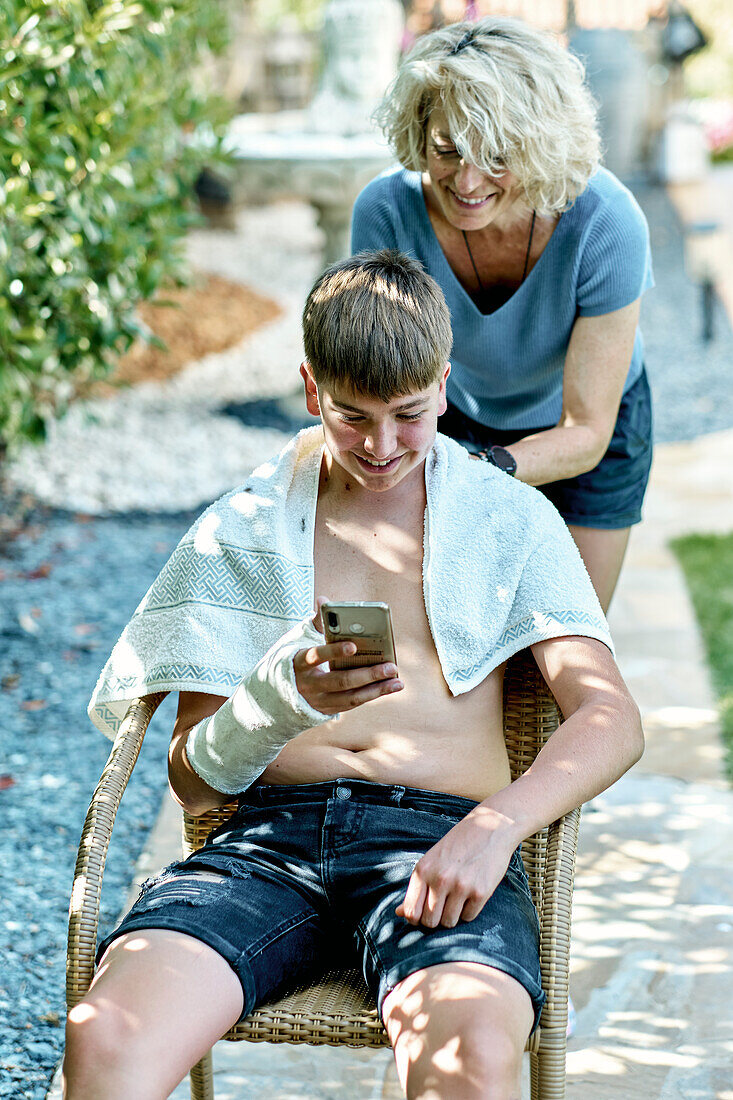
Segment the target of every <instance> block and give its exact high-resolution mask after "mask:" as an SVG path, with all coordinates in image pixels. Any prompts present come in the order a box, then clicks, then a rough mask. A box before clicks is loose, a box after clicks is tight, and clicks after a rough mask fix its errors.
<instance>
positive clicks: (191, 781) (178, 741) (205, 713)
mask: <svg viewBox="0 0 733 1100" xmlns="http://www.w3.org/2000/svg"><path fill="white" fill-rule="evenodd" d="M225 702H226V696H225V695H206V694H204V693H202V692H198V691H182V692H180V694H179V696H178V713H177V715H176V724H175V726H174V727H173V736H172V738H171V743H170V748H169V749H168V785H169V787H170V792H171V795H172V796H173V798H174V799H175V801H176V802H177V803H178V805H179V806H181V807H182V809H184V810H186V812H187V813H189V814H193V815H194V816H199V815H200V814H204V813H206V812H207V811H208V810H214V809H216V808H217V807H219V806H225V805H226V803H227V802H231V801H232V796H231V795H230V794H222V793H221V791H215V790H214V788H213V787H210V786H209V784H208V783H205V782H204V780H203V779H202V778H201V777H200V776H199V775H198V774H197V773H196V772H195V771H194V770H193V768H192V767H191V764H190V762H189V759H188V757H187V755H186V741H187V739H188V735H189V733H190V732H191V730H192V729H193V727H194V726H196V725H198V723H199V722H201V721H202V720H203V719H204V718H208V717H209V716H210V715H212V714H215V713H216V711H217V710H218V709H219V707H220V706H221V705H222V704H223V703H225Z"/></svg>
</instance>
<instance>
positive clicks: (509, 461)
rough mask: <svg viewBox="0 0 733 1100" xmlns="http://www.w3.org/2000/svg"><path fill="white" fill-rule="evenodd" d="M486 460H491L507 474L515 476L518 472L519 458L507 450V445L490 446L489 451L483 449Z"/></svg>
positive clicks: (482, 452)
mask: <svg viewBox="0 0 733 1100" xmlns="http://www.w3.org/2000/svg"><path fill="white" fill-rule="evenodd" d="M481 457H482V458H483V460H484V462H490V463H491V465H492V466H496V467H497V468H498V469H499V470H503V471H504V473H505V474H509V476H510V477H514V475H515V474H516V472H517V460H516V459H515V458H514V455H512V454H510V452H509V451H507V449H506V447H497V446H494V447H489V449H488V451H481Z"/></svg>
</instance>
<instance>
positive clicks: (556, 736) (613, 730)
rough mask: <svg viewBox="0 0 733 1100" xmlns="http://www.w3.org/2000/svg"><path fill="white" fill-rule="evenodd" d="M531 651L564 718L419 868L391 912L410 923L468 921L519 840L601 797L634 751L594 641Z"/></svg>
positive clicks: (633, 728) (637, 751) (632, 723)
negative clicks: (525, 764)
mask: <svg viewBox="0 0 733 1100" xmlns="http://www.w3.org/2000/svg"><path fill="white" fill-rule="evenodd" d="M532 652H533V653H534V656H535V658H536V660H537V664H538V665H539V668H540V671H541V672H542V675H543V676H544V678H545V680H546V681H547V684H548V686H549V688H550V690H551V691H552V693H553V695H554V696H555V699H556V700H557V703H558V706H559V707H560V710H561V711H562V713H563V715H564V721H563V722H562V724H561V725H560V726H559V727H558V729H557V730H555V732H554V733H553V734H552V736H551V737H550V738H549V740H548V741H547V743H546V744H545V745H544V746H543V748H542V750H541V751H540V752H539V753H538V755H537V758H536V760H535V761H534V763H533V764H532V765H531V766H530V767H529V768H528V769H527V771H526V772H525V773H524V775H522V776H520V777H519V778H518V779H516V780H515V781H514V782H513V783H510V784H509V786H507V787H504V788H503V789H502V790H500V791H497V793H496V794H494V795H491V796H490V797H489V798H487V799H485V800H484V801H483V802H481V803H479V805H478V806H476V808H475V809H473V810H471V811H470V813H468V814H467V815H466V817H465V818H463V819H462V820H461V821H460V822H458V824H457V825H455V826H454V827H453V828H452V829H451V830H450V831H449V832H448V833H447V834H446V835H445V836H444V837H443V838H442V839H441V840H440V841H439V842H438V843H437V844H435V845H434V846H433V847H432V848H431V849H430V851H429V852H427V853H426V854H425V855H424V856H423V858H422V859H421V860H420V861H419V863H418V864H417V865H416V867H415V870H414V871H413V874H412V877H411V878H410V883H409V885H408V888H407V893H406V895H405V899H404V901H403V902H402V903H401V904H400V905H399V906H398V907H397V910H396V912H397V915H398V916H404V917H405V918H406V919H407V920H408V921H409V922H410V923H411V924H423V925H427V926H428V927H430V928H435V927H437V925H438V924H442V925H444V926H445V927H449V928H453V927H455V925H456V924H457V923H458V921H459V920H473V919H474V918H475V917H476V916H478V914H479V913H480V912H481V910H482V908H483V907H484V905H485V903H486V901H487V900H488V898H489V897H490V896H491V895H492V893H493V892H494V890H495V889H496V887H497V886H498V884H499V882H500V881H501V879H502V878H503V876H504V873H505V871H506V869H507V866H508V864H509V860H510V858H511V854H512V852H513V851H514V849H515V848H516V847H517V846H518V845H519V844H520V843H521V841H522V840H524V839H525V837H528V836H531V835H532V834H533V833H535V832H537V831H538V830H540V829H542V828H544V827H545V826H546V825H549V824H550V823H551V822H553V821H556V820H557V819H558V818H559V817H562V816H563V814H565V813H568V811H570V810H572V809H574V808H575V807H576V806H580V805H581V804H582V803H583V802H586V801H588V799H590V798H593V797H594V796H595V795H597V794H600V792H601V791H604V790H606V788H607V787H610V786H611V784H612V783H615V782H616V780H617V779H619V778H620V777H621V776H622V775H623V774H624V772H625V771H627V770H628V769H629V768H630V767H631V766H632V764H635V763H636V761H637V760H638V759H639V757H640V756H641V754H642V752H643V748H644V736H643V732H642V728H641V719H640V716H639V710H638V708H637V706H636V704H635V703H634V701H633V699H632V698H631V695H630V694H629V691H628V689H627V687H626V685H625V683H624V681H623V679H622V677H621V673H620V672H619V670H618V667H617V665H616V662H615V661H614V659H613V657H612V655H611V653H610V651H609V650H608V649H607V648H606V646H605V645H603V643H602V642H599V641H596V640H595V639H592V638H580V637H567V638H553V639H550V640H549V641H544V642H538V643H537V644H536V645H534V646H532Z"/></svg>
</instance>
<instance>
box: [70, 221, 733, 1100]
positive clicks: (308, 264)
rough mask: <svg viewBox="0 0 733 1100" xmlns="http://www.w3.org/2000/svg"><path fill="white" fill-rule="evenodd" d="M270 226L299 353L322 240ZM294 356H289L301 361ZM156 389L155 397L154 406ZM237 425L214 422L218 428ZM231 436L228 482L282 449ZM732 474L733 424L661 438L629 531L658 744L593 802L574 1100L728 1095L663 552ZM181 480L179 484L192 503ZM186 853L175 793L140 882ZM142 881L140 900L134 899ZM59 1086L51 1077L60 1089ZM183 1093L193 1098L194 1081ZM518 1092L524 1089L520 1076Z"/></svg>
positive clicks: (571, 1066)
mask: <svg viewBox="0 0 733 1100" xmlns="http://www.w3.org/2000/svg"><path fill="white" fill-rule="evenodd" d="M293 216H295V215H293ZM298 216H300V215H298ZM265 221H266V219H265ZM260 224H264V222H263V223H260ZM267 226H268V229H267V232H264V231H262V230H260V236H259V237H258V238H257V240H258V244H257V247H256V248H255V249H254V250H253V253H252V254H251V255H250V256H249V257H248V260H247V262H248V263H252V265H253V270H254V269H255V268H257V265H260V266H259V271H260V274H259V276H258V279H259V281H258V282H257V283H255V284H254V285H257V286H258V287H259V288H260V289H262V290H263V291H264V292H265V293H271V294H273V296H275V297H278V293H277V288H278V283H279V280H280V277H281V275H282V277H283V280H286V279H289V278H292V283H291V284H290V285H291V287H292V289H291V290H290V291H288V293H289V295H290V299H289V301H290V309H289V311H288V313H287V314H286V317H285V319H284V320H281V321H279V322H277V323H276V324H278V325H280V326H283V331H284V332H285V339H286V341H287V342H288V343H289V346H290V348H291V349H292V354H293V356H295V355H298V354H299V351H298V350H296V348H297V347H299V336H298V334H297V317H296V314H295V304H294V303H295V301H296V299H298V300H299V301H302V290H303V288H305V287H307V285H308V283H309V281H310V279H311V278H312V275H313V274H314V272H315V265H316V264H317V256H318V251H317V239H316V238H315V236H313V234H312V233H311V229H309V227H308V226H307V225H305V223H302V222H300V223H298V227H297V228H298V230H299V232H298V233H295V232H293V225H292V224H290V226H289V227H287V226H286V227H285V228H284V229H283V228H282V226H278V225H276V224H275V222H274V221H273V220H272V219H271V220H270V221H269V222H267ZM303 231H304V232H303ZM288 233H292V238H291V250H292V256H293V260H292V264H291V265H290V268H289V270H288V271H286V270H285V269H284V268H282V266H281V265H280V264H279V263H277V262H276V258H275V257H274V256H273V252H274V251H276V250H274V249H273V248H272V247H271V244H272V240H273V239H274V238H277V239H278V240H279V241H280V242H282V239H283V236H287V235H288ZM278 234H279V236H278ZM309 234H311V235H310V236H309ZM204 237H205V241H204ZM235 242H236V238H232V237H227V236H226V235H225V234H215V233H209V234H206V235H199V238H198V239H196V238H194V239H193V241H192V247H193V248H194V250H195V251H196V259H197V262H199V263H200V265H201V266H202V267H206V266H211V267H215V268H216V269H217V270H220V271H221V272H222V274H226V275H229V276H230V277H237V275H236V270H238V269H239V268H238V265H239V263H240V259H241V257H238V256H237V254H236V251H235ZM204 245H205V247H204ZM268 265H270V267H269V269H268ZM296 269H297V270H296ZM294 271H295V272H296V274H295V275H293V272H294ZM253 283H254V280H253ZM296 283H298V284H299V285H298V286H297V287H296V286H295V284H296ZM280 300H282V298H281V299H280ZM275 335H277V333H275ZM272 337H273V332H272V326H268V329H267V330H265V329H263V330H261V332H260V333H259V334H257V335H256V336H255V338H254V341H258V340H259V341H261V342H260V343H259V344H258V345H257V347H259V350H257V347H256V349H255V352H254V353H253V352H252V346H251V344H250V345H248V348H247V352H248V354H247V356H246V358H243V357H242V355H241V349H239V354H236V353H232V355H230V356H229V357H228V359H227V353H225V356H224V359H223V360H222V357H216V362H212V363H209V364H207V363H203V364H199V365H197V366H196V368H195V372H194V373H192V372H189V371H187V372H186V374H185V375H184V376H181V378H180V380H179V381H177V382H175V383H174V384H173V385H172V386H171V388H170V390H169V391H167V393H166V395H165V396H166V401H167V400H168V398H170V401H171V404H170V408H171V409H176V408H177V409H178V410H179V412H181V415H182V416H184V417H185V416H186V415H189V413H190V410H191V409H192V407H193V403H194V401H195V400H196V393H197V392H198V391H199V390H200V387H201V383H202V381H204V382H206V381H208V380H210V379H213V378H216V379H218V382H217V385H218V384H221V385H222V386H223V387H224V388H225V389H226V388H227V387H229V389H228V392H229V399H230V400H232V401H239V400H242V397H245V398H246V397H247V396H266V395H271V394H278V393H279V394H282V393H285V392H287V391H288V390H289V388H291V386H292V377H293V375H292V373H288V374H284V373H283V370H284V367H283V366H282V364H281V363H280V362H279V361H278V363H275V362H273V361H272V354H271V352H269V353H268V346H270V347H271V346H272V345H271V344H270V345H268V340H270V339H271V338H272ZM244 362H246V363H247V369H249V364H250V363H253V364H254V366H253V367H252V373H251V375H250V376H248V377H247V378H246V379H244V380H243V378H242V374H241V371H242V366H243V363H244ZM292 362H293V359H292V357H291V359H290V362H289V364H288V367H289V370H290V372H292ZM296 362H297V360H296ZM258 364H259V365H258ZM204 388H205V387H204ZM161 396H162V395H161V394H160V393H158V394H157V395H151V397H154V403H155V404H156V405H157V407H158V408H160V406H159V404H157V403H158V402H159V401H160V398H161ZM217 404H220V401H219V400H218V399H217ZM213 408H214V403H213V399H212V410H213ZM186 409H188V410H189V413H187V412H186V411H185V410H186ZM171 415H172V413H171ZM225 419H226V418H224V417H219V416H216V422H217V424H219V422H221V423H223V422H224V421H225ZM228 430H231V431H232V433H234V434H232V435H231V437H230V436H229V435H227V436H225V437H224V439H225V445H226V446H229V447H231V449H232V452H236V451H237V450H238V448H240V447H241V448H242V450H241V453H239V454H235V455H233V458H232V465H231V467H228V468H227V470H226V471H224V474H225V476H227V477H229V478H230V480H229V482H228V484H231V478H232V477H233V476H234V472H235V469H237V470H241V475H242V476H244V475H245V474H246V473H247V468H248V465H249V464H250V463H251V461H252V459H253V452H255V451H257V452H260V447H262V451H261V453H262V454H264V453H267V450H269V449H271V447H270V440H269V437H268V438H267V439H266V438H264V436H263V437H262V438H259V437H256V436H255V437H253V435H252V430H251V429H249V428H246V429H245V428H243V427H242V426H241V425H239V424H237V423H236V422H235V421H233V420H232V421H231V425H229V426H228ZM265 430H266V429H263V431H265ZM236 433H239V434H236ZM276 434H277V433H276ZM279 438H282V436H279ZM111 439H112V435H110V436H109V439H108V442H109V441H110V440H111ZM246 441H249V442H246ZM148 445H149V444H147V443H146V446H148ZM64 446H71V443H70V442H69V443H68V444H64ZM201 446H202V447H203V446H204V441H203V439H202V441H201ZM150 447H151V450H150V451H149V457H148V459H147V460H146V461H149V462H150V469H151V470H153V469H154V463H155V461H157V456H156V453H155V451H154V449H152V444H150ZM247 447H249V450H247ZM62 450H63V447H62ZM174 451H175V447H174ZM184 451H185V448H184V447H182V446H181V447H180V448H179V451H177V452H176V453H177V454H178V458H179V460H180V461H181V462H184V463H185V464H186V465H185V469H186V471H189V470H191V471H193V467H194V463H191V462H190V459H188V458H187V456H186V455H185V454H184ZM237 464H239V465H237ZM59 468H60V467H59ZM100 468H101V465H100ZM731 468H733V431H722V432H716V433H713V434H710V435H706V436H701V437H699V438H698V439H696V440H694V441H690V442H683V443H667V444H662V445H660V446H658V448H657V451H656V457H655V462H654V467H653V471H652V479H651V485H650V490H649V493H648V496H647V502H646V521H645V523H644V524H642V525H641V526H640V527H637V528H635V529H634V532H633V534H632V539H631V543H630V548H629V554H628V559H627V563H626V566H625V568H624V572H623V574H622V579H621V584H620V587H619V590H618V593H617V597H616V600H615V603H614V606H613V608H612V614H611V616H610V621H611V627H612V630H613V633H614V637H615V640H616V644H617V654H618V661H619V665H620V667H621V670H622V672H623V674H624V676H625V678H626V680H627V682H628V683H629V686H630V688H631V690H632V693H633V694H634V696H635V698H636V699H637V701H638V703H639V705H640V707H641V710H642V714H643V718H644V726H645V730H646V734H647V752H646V754H645V756H644V758H643V759H642V761H640V763H639V764H638V765H637V766H636V767H635V768H634V769H632V771H631V772H630V773H629V774H628V775H626V776H625V777H623V779H622V780H621V781H620V782H619V783H617V784H616V785H615V786H614V787H613V788H612V789H611V790H610V791H608V792H606V793H605V794H603V795H602V796H600V797H599V798H597V799H595V800H594V801H593V803H592V804H591V805H590V806H589V807H588V808H587V809H586V811H585V813H584V820H583V824H582V827H581V842H580V852H579V860H578V872H577V879H576V892H575V909H574V925H573V947H572V982H571V989H572V995H573V999H574V1002H575V1006H576V1010H577V1030H576V1035H575V1037H574V1038H573V1039H572V1040H571V1041H570V1044H569V1055H568V1091H567V1095H568V1097H569V1100H634V1098H637V1097H638V1098H639V1100H641V1098H642V1097H643V1098H644V1100H650V1098H655V1100H733V1086H732V1085H731V1076H732V1075H731V1070H730V1067H731V1064H733V1023H732V1022H731V1014H730V1006H729V1001H730V975H731V973H733V873H732V872H733V793H732V792H731V791H730V788H729V786H728V784H727V783H726V781H725V780H724V778H723V773H722V750H721V747H720V742H719V735H718V727H717V718H716V709H715V703H714V698H713V695H712V692H711V688H710V684H709V680H708V674H707V670H706V667H705V662H704V658H703V653H702V647H701V642H700V637H699V633H698V629H697V625H696V622H695V618H694V614H693V611H692V608H691V605H690V601H689V599H688V596H687V593H686V590H685V586H684V580H683V578H682V575H681V572H680V570H679V568H678V567H677V565H676V562H675V560H674V559H673V557H672V555H671V553H670V551H669V550H668V548H667V541H668V539H669V538H670V537H672V536H673V535H676V534H679V533H683V532H686V531H725V530H729V529H730V528H731V526H732V525H733V485H731V484H730V482H728V483H726V484H724V483H723V478H722V477H721V472H722V471H723V470H726V469H728V470H730V469H731ZM197 476H198V475H197V474H196V473H195V472H192V474H191V477H194V478H195V477H197ZM218 476H219V474H218V473H216V474H215V475H212V478H211V481H210V483H209V482H207V493H208V492H209V491H211V493H212V495H213V493H214V492H218V491H220V490H219V489H218V488H215V486H214V482H215V481H216V478H217V477H218ZM186 480H187V479H186V477H185V476H184V477H182V478H181V490H180V491H181V494H182V496H183V497H185V492H186V489H185V486H186ZM235 480H236V478H235ZM188 481H189V488H190V478H189V479H188ZM58 484H59V482H58V480H57V482H56V485H57V486H58ZM196 484H197V486H198V487H199V488H200V486H199V485H198V483H196ZM72 490H73V491H74V492H76V491H77V490H76V489H74V488H73V486H72V487H71V489H69V491H70V492H71V491H72ZM151 492H153V493H154V492H155V489H154V487H153V489H151ZM161 492H162V490H161ZM205 495H206V494H205ZM176 500H177V501H178V498H176ZM153 503H154V502H153ZM189 503H193V501H192V500H191V499H190V492H189V500H188V501H187V503H186V506H188V504H189ZM73 506H74V507H80V506H81V505H80V504H74V505H73ZM168 506H170V505H168ZM178 506H184V505H183V504H181V503H180V502H178ZM178 852H179V826H178V810H177V807H175V806H174V804H173V803H172V801H171V800H170V799H169V798H168V797H167V796H166V798H165V799H164V802H163V806H162V808H161V814H160V817H159V819H158V824H157V826H156V829H155V830H154V831H153V833H152V834H151V837H150V840H149V842H148V845H147V847H146V851H145V853H144V854H143V857H142V859H141V861H140V864H139V867H138V874H137V876H136V883H137V882H138V881H140V880H142V879H144V878H145V877H147V876H148V875H149V874H150V873H151V871H153V870H155V869H157V868H159V867H160V866H162V865H163V864H164V863H166V862H168V861H169V860H171V859H173V858H176V857H177V855H178ZM136 883H133V884H132V886H131V891H130V900H132V898H134V897H135V896H137V886H136ZM214 1065H215V1073H216V1096H217V1100H244V1098H245V1097H248V1096H251V1095H258V1096H262V1097H263V1098H265V1100H296V1098H297V1100H322V1098H327V1097H334V1096H341V1095H348V1096H349V1097H353V1098H355V1100H362V1098H363V1100H366V1098H377V1097H382V1098H388V1100H391V1098H397V1097H400V1096H401V1091H400V1089H399V1086H398V1083H397V1079H396V1074H395V1071H394V1068H393V1064H392V1057H391V1052H390V1051H388V1050H384V1051H368V1050H367V1051H358V1050H357V1051H353V1050H349V1049H340V1048H339V1049H331V1048H325V1047H319V1048H308V1047H288V1046H284V1045H283V1046H276V1047H275V1046H269V1045H267V1044H243V1043H240V1044H228V1043H219V1044H217V1046H216V1048H215V1051H214ZM59 1095H60V1093H59V1090H58V1080H56V1082H55V1084H54V1086H52V1089H51V1092H50V1093H49V1097H50V1098H53V1100H57V1098H58V1097H59ZM173 1096H174V1098H175V1100H183V1098H185V1097H187V1096H188V1085H187V1083H186V1082H183V1083H182V1084H181V1086H180V1087H179V1088H178V1089H177V1090H176V1091H175V1092H174V1094H173ZM523 1096H524V1097H525V1100H526V1098H527V1097H528V1096H529V1092H528V1084H527V1082H526V1081H525V1088H524V1092H523Z"/></svg>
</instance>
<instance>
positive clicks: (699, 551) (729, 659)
mask: <svg viewBox="0 0 733 1100" xmlns="http://www.w3.org/2000/svg"><path fill="white" fill-rule="evenodd" d="M671 546H672V550H673V551H674V553H675V554H676V555H677V558H678V560H679V562H680V565H681V566H682V568H683V570H684V573H685V579H686V581H687V588H688V591H689V593H690V596H691V598H692V602H693V605H694V607H695V612H696V614H697V621H698V623H699V625H700V631H701V633H702V637H703V642H704V645H705V650H706V652H707V657H708V663H709V665H710V672H711V677H712V682H713V687H714V689H715V692H716V694H717V696H718V705H719V707H720V722H721V730H722V736H723V742H724V745H725V747H726V755H727V759H726V767H727V771H728V776H729V778H730V779H731V781H732V782H733V533H731V534H729V535H686V536H685V537H684V538H679V539H675V540H674V541H673V542H672V544H671Z"/></svg>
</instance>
